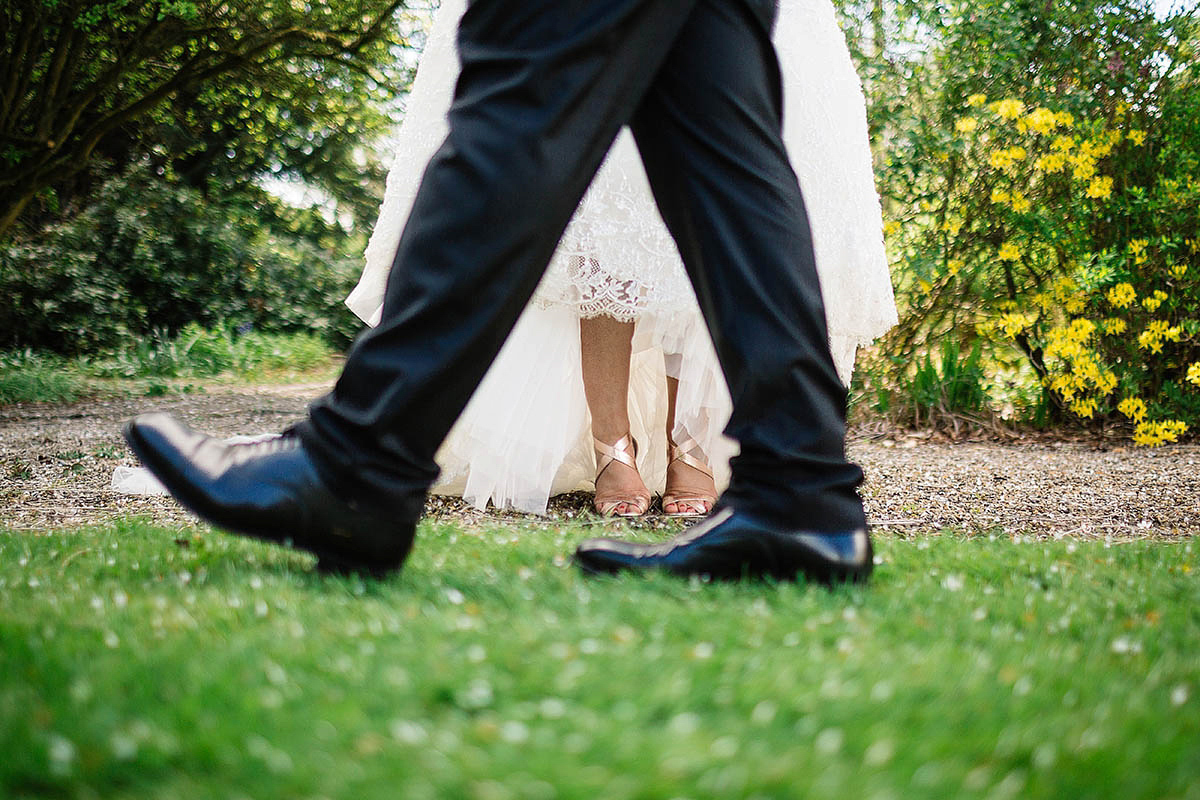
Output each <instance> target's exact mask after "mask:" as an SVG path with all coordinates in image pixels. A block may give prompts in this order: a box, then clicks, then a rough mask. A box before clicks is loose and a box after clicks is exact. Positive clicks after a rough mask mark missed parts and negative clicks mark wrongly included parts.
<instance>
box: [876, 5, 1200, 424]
mask: <svg viewBox="0 0 1200 800" xmlns="http://www.w3.org/2000/svg"><path fill="white" fill-rule="evenodd" d="M1100 19H1103V20H1105V22H1104V23H1103V24H1098V25H1091V24H1089V21H1093V22H1094V21H1096V20H1100ZM1173 19H1175V20H1176V21H1177V23H1178V24H1176V22H1171V21H1168V20H1167V18H1166V17H1165V16H1163V15H1162V14H1159V15H1155V14H1149V13H1145V9H1144V8H1142V7H1140V6H1138V5H1137V3H1134V2H1126V0H1114V2H1112V3H1104V4H1101V3H1099V2H1098V0H1085V2H1083V3H1082V4H1075V3H1046V4H1040V3H1038V4H1012V3H1006V2H1003V0H976V2H972V3H966V2H958V0H955V2H951V3H949V4H948V5H947V4H943V5H942V6H939V7H938V14H937V15H936V19H929V20H925V22H928V24H929V27H928V28H926V27H923V24H924V23H923V24H922V25H917V26H916V28H915V30H920V31H922V35H921V37H920V38H921V41H920V42H919V47H917V48H916V49H920V48H922V47H925V46H927V45H928V44H929V43H930V42H932V43H933V45H932V46H933V48H934V49H933V51H932V52H933V55H932V57H931V58H930V59H929V60H925V59H923V58H917V59H916V60H915V61H906V60H905V58H906V56H905V54H904V53H902V52H900V51H897V52H896V53H895V54H894V55H896V61H895V62H889V63H890V64H892V65H893V66H894V67H895V70H894V71H890V72H887V73H886V75H887V76H890V77H884V78H881V77H880V75H881V73H880V72H879V70H878V69H875V70H872V69H871V67H873V66H877V65H875V64H874V63H873V62H872V61H871V59H870V57H869V53H868V54H866V55H867V56H868V57H867V58H866V61H865V62H860V65H863V64H864V63H865V65H866V66H867V67H868V69H867V70H866V72H865V74H866V75H867V76H869V77H867V78H866V81H867V84H868V92H867V94H868V103H869V104H870V105H871V107H870V108H869V110H868V113H869V115H870V116H871V121H872V124H873V125H874V130H878V131H880V132H881V133H882V134H883V135H881V136H880V137H879V138H878V139H877V141H876V144H877V146H880V147H881V149H880V151H879V152H878V153H877V155H878V156H880V158H879V161H878V164H877V166H878V167H879V168H878V170H877V177H878V179H879V182H880V187H881V194H882V195H883V198H884V208H885V210H886V213H887V217H888V219H889V222H896V223H899V224H898V225H897V226H896V227H895V228H894V229H890V230H892V231H893V232H892V234H891V235H889V237H888V240H887V242H888V248H889V254H890V255H891V257H892V264H893V276H894V278H895V284H896V289H897V298H898V301H899V304H900V311H901V324H900V326H898V328H897V329H896V331H894V332H893V333H892V334H891V335H890V336H889V339H888V340H887V341H886V342H885V344H884V348H883V350H884V352H883V353H882V354H881V355H882V356H883V358H882V359H880V361H881V362H883V363H884V365H883V366H881V367H880V369H881V370H883V371H884V372H885V373H886V374H885V375H884V376H883V380H884V381H887V380H892V381H894V385H895V386H896V387H898V388H899V389H904V387H906V386H909V385H914V384H912V383H911V382H910V383H906V382H905V381H906V380H910V379H911V378H912V376H913V374H914V372H915V368H914V365H915V364H917V363H919V362H920V361H921V359H923V358H924V357H925V356H926V355H927V354H930V353H935V352H936V350H937V348H938V347H939V346H940V345H941V344H942V343H944V342H946V341H947V340H953V341H955V342H956V343H957V345H958V346H960V347H961V348H962V349H963V352H968V351H970V352H974V351H973V349H972V348H974V347H975V346H976V344H979V343H982V344H981V347H982V348H983V355H982V357H981V361H980V364H981V365H982V368H983V369H984V372H985V374H986V376H987V380H988V381H989V382H990V383H989V384H988V385H989V391H991V392H993V399H994V405H993V408H994V409H996V410H1001V409H1004V410H1005V411H1006V412H1010V413H1012V414H1013V416H1014V417H1017V418H1023V419H1027V420H1035V421H1038V422H1044V423H1045V424H1048V425H1058V426H1071V425H1079V426H1083V427H1092V426H1095V427H1101V426H1105V427H1111V426H1114V425H1115V426H1122V427H1123V429H1124V430H1125V431H1127V432H1128V434H1129V436H1130V437H1131V438H1133V437H1135V435H1136V440H1137V441H1138V442H1139V443H1142V444H1147V445H1154V444H1164V443H1168V442H1170V441H1174V440H1176V439H1179V438H1181V437H1183V436H1186V435H1189V430H1194V431H1200V427H1198V426H1200V211H1198V209H1200V125H1197V124H1196V120H1198V119H1200V60H1197V59H1196V57H1195V54H1196V50H1195V36H1194V32H1195V30H1196V28H1195V20H1194V19H1192V18H1187V17H1186V16H1184V15H1179V16H1177V17H1174V18H1173ZM1110 23H1111V24H1110ZM983 43H986V44H983ZM909 68H911V69H909ZM906 70H907V71H906ZM889 81H891V82H890V83H889ZM873 82H874V83H873ZM885 85H886V86H885ZM909 99H912V100H914V101H916V100H919V101H920V102H919V103H918V102H912V103H910V102H908V101H909ZM921 363H923V362H921ZM947 374H950V373H946V372H945V371H943V375H947ZM910 394H912V393H910ZM913 396H915V395H913ZM1126 399H1136V400H1138V401H1139V402H1140V403H1141V405H1136V404H1135V405H1133V406H1130V405H1129V404H1126V405H1124V406H1123V407H1121V404H1122V402H1123V401H1124V400H1126ZM897 405H899V403H897ZM1124 411H1131V412H1136V413H1132V415H1131V414H1126V413H1123V412H1124ZM1139 426H1140V427H1139Z"/></svg>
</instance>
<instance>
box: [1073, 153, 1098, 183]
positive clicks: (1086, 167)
mask: <svg viewBox="0 0 1200 800" xmlns="http://www.w3.org/2000/svg"><path fill="white" fill-rule="evenodd" d="M1070 160H1071V165H1072V167H1074V168H1073V169H1072V170H1071V177H1073V178H1074V179H1075V180H1077V181H1086V180H1089V179H1090V178H1091V177H1092V176H1093V175H1095V174H1096V162H1095V161H1094V160H1093V159H1092V158H1091V157H1090V156H1085V155H1078V156H1072V157H1071V159H1070Z"/></svg>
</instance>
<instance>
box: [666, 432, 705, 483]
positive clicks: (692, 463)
mask: <svg viewBox="0 0 1200 800" xmlns="http://www.w3.org/2000/svg"><path fill="white" fill-rule="evenodd" d="M692 453H699V454H700V457H699V458H697V457H696V456H693V455H692ZM676 461H681V462H683V463H684V464H686V465H688V466H689V467H691V468H692V469H694V470H697V471H699V472H703V473H704V474H705V475H707V476H708V477H710V478H711V477H712V476H713V471H712V467H710V466H709V465H708V462H707V461H706V460H704V449H703V448H701V447H700V443H699V442H697V441H696V440H695V439H693V438H692V437H690V436H689V437H688V438H687V439H684V440H683V442H681V443H680V444H675V443H674V442H671V458H670V461H668V462H667V466H670V465H671V464H674V463H675V462H676Z"/></svg>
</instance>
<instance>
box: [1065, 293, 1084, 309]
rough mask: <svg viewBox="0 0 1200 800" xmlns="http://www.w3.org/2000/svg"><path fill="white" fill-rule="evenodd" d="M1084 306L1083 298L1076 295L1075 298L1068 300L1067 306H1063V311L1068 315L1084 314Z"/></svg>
mask: <svg viewBox="0 0 1200 800" xmlns="http://www.w3.org/2000/svg"><path fill="white" fill-rule="evenodd" d="M1083 306H1084V302H1083V298H1082V297H1080V296H1079V295H1075V296H1074V297H1068V298H1067V302H1066V303H1065V304H1063V309H1064V310H1065V311H1066V312H1067V313H1068V314H1082V313H1083Z"/></svg>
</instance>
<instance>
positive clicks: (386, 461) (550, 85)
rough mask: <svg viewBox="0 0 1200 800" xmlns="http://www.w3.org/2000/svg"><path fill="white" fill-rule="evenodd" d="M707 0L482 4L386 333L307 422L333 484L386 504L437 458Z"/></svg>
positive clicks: (428, 473)
mask: <svg viewBox="0 0 1200 800" xmlns="http://www.w3.org/2000/svg"><path fill="white" fill-rule="evenodd" d="M694 4H695V0H475V1H474V2H473V3H472V4H471V5H470V7H469V9H468V11H467V13H466V15H465V16H464V17H463V20H462V23H461V27H460V31H459V50H460V55H461V57H462V62H463V70H462V75H461V77H460V79H459V82H458V86H457V90H456V98H455V102H454V104H453V106H452V108H451V111H450V115H449V122H450V132H449V135H448V137H447V139H446V142H445V144H444V145H443V146H442V147H441V149H440V150H439V151H438V152H437V154H436V155H435V156H434V158H433V160H432V161H431V163H430V166H429V167H428V169H427V171H426V173H425V176H424V179H423V181H422V184H421V188H420V191H419V192H418V195H417V198H416V201H415V203H414V206H413V210H412V214H411V216H410V218H409V222H408V225H407V227H406V229H405V231H404V234H403V236H402V238H401V241H400V245H399V248H398V252H397V254H396V259H395V263H394V265H393V269H392V273H391V276H390V278H389V281H388V288H387V294H386V296H385V300H384V305H383V319H382V322H381V323H380V324H379V326H378V327H376V328H375V329H373V330H372V331H370V332H368V333H365V334H364V335H363V336H362V337H360V338H359V340H358V341H357V342H356V344H355V346H354V348H353V349H352V350H351V352H350V354H349V357H348V359H347V362H346V365H345V368H344V371H343V373H342V376H341V378H340V379H339V380H338V382H337V385H336V387H335V388H334V390H333V392H332V393H331V394H330V395H328V396H327V397H325V398H323V399H322V400H320V401H318V402H317V403H315V404H314V405H313V407H312V408H311V410H310V418H309V420H308V421H307V422H306V423H305V424H303V425H302V426H301V427H300V429H299V430H300V434H301V437H302V439H303V441H304V444H305V447H306V448H307V449H308V451H309V452H311V453H312V454H313V457H314V459H315V461H316V462H317V465H318V467H319V468H320V470H321V473H322V475H323V477H324V478H325V480H326V481H328V482H329V483H330V484H332V485H333V487H334V489H335V490H336V491H338V493H339V494H341V495H342V496H345V497H349V498H354V499H360V500H363V501H366V502H367V503H370V504H372V505H377V504H386V503H389V502H391V501H393V500H395V499H396V498H402V497H406V496H411V495H412V493H413V492H423V491H424V490H425V489H426V488H427V487H428V486H429V484H431V483H432V481H433V480H434V478H435V477H436V474H437V467H436V465H435V464H434V461H433V456H434V453H435V451H436V449H437V447H438V446H439V445H440V443H441V442H442V440H443V438H444V437H445V435H446V433H447V432H448V431H449V429H450V427H451V425H452V424H453V423H454V421H455V419H457V417H458V415H459V414H460V413H461V411H462V409H463V407H464V406H465V405H466V403H467V400H468V399H469V398H470V395H471V393H472V392H473V391H474V389H475V387H476V386H477V385H478V383H479V381H480V380H481V379H482V377H483V374H484V373H485V371H486V370H487V367H488V366H489V364H490V363H491V362H492V360H493V359H494V358H495V356H496V353H497V352H498V351H499V349H500V346H501V344H502V343H503V341H504V339H505V337H506V336H507V334H508V332H509V331H510V329H511V328H512V326H513V325H514V324H515V322H516V319H517V317H518V316H519V314H520V312H521V310H522V309H523V307H524V306H525V304H526V302H527V301H528V299H529V297H530V296H531V295H532V293H533V290H534V288H535V287H536V285H537V282H538V280H539V278H540V277H541V275H542V273H543V271H544V270H545V267H546V264H547V263H548V262H549V259H550V257H551V255H552V253H553V251H554V248H555V247H556V245H557V243H558V240H559V238H560V236H561V235H562V232H563V230H564V229H565V227H566V224H567V222H568V221H569V219H570V217H571V215H572V213H573V212H574V210H575V208H576V206H577V204H578V202H579V199H580V198H581V197H582V195H583V193H584V190H585V189H586V187H587V185H588V184H589V183H590V181H591V178H592V176H593V175H594V173H595V172H596V170H597V169H598V168H599V165H600V163H601V161H602V160H603V157H604V154H605V153H606V152H607V150H608V148H609V146H610V144H611V143H612V141H613V139H614V138H615V136H616V134H617V132H618V130H619V128H620V126H621V125H622V124H624V123H625V122H626V121H627V120H628V118H629V117H630V115H631V114H632V113H633V110H634V108H635V107H636V105H637V100H638V98H639V97H640V96H641V95H642V94H643V93H644V92H645V90H646V87H647V85H648V84H649V83H650V81H651V80H653V76H654V74H655V73H656V72H657V70H658V67H659V65H660V64H661V63H662V60H663V59H664V58H665V57H666V54H667V51H668V50H669V49H670V42H671V41H672V40H673V39H674V38H675V37H676V35H677V34H678V32H679V30H680V28H681V27H682V26H683V24H684V22H685V21H686V19H687V17H688V15H689V14H690V13H691V8H692V7H693V6H694Z"/></svg>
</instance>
